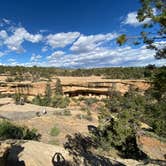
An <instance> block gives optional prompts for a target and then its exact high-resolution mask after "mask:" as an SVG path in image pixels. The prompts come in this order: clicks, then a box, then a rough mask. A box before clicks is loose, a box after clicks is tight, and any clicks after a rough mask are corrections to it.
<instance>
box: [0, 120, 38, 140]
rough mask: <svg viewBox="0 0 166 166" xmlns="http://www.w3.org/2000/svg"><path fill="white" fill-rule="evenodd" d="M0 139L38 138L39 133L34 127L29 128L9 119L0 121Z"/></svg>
mask: <svg viewBox="0 0 166 166" xmlns="http://www.w3.org/2000/svg"><path fill="white" fill-rule="evenodd" d="M0 139H1V140H5V139H25V140H39V139H40V134H39V133H37V130H36V129H29V128H27V127H26V126H17V125H15V124H12V123H11V122H9V121H5V120H3V121H1V122H0Z"/></svg>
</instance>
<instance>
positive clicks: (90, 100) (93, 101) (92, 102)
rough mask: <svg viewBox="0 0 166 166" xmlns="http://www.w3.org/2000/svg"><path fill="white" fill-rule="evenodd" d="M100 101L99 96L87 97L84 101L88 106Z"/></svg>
mask: <svg viewBox="0 0 166 166" xmlns="http://www.w3.org/2000/svg"><path fill="white" fill-rule="evenodd" d="M98 101H99V100H98V99H97V98H86V99H84V103H85V104H86V105H87V106H91V105H92V104H94V103H97V102H98Z"/></svg>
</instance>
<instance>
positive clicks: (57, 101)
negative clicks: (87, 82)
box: [51, 95, 70, 108]
mask: <svg viewBox="0 0 166 166" xmlns="http://www.w3.org/2000/svg"><path fill="white" fill-rule="evenodd" d="M69 103H70V99H69V97H63V96H61V95H56V96H54V97H53V98H52V100H51V106H52V107H58V108H66V107H67V106H68V105H69Z"/></svg>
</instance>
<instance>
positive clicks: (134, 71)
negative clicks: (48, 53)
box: [0, 65, 159, 81]
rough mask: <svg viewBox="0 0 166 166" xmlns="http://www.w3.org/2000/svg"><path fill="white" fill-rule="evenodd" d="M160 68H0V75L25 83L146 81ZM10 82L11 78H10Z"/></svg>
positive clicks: (149, 66)
mask: <svg viewBox="0 0 166 166" xmlns="http://www.w3.org/2000/svg"><path fill="white" fill-rule="evenodd" d="M158 70H159V67H156V66H155V65H148V66H146V67H111V68H92V69H63V68H55V67H37V66H33V67H23V66H12V67H11V66H0V74H8V75H11V76H13V77H15V78H14V80H16V81H24V80H28V79H29V78H31V80H32V81H38V80H39V79H40V78H42V77H43V78H47V79H48V80H50V78H51V76H53V75H54V76H55V75H56V76H74V77H76V76H92V75H94V76H103V77H106V78H110V79H145V78H150V77H151V76H153V75H154V74H155V73H156V72H157V71H158ZM8 81H10V78H8Z"/></svg>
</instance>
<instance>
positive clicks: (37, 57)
mask: <svg viewBox="0 0 166 166" xmlns="http://www.w3.org/2000/svg"><path fill="white" fill-rule="evenodd" d="M41 58H42V56H41V55H36V54H32V56H31V59H30V61H32V62H38V61H39V60H40V59H41Z"/></svg>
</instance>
